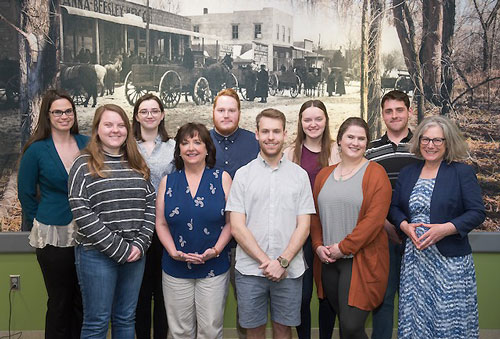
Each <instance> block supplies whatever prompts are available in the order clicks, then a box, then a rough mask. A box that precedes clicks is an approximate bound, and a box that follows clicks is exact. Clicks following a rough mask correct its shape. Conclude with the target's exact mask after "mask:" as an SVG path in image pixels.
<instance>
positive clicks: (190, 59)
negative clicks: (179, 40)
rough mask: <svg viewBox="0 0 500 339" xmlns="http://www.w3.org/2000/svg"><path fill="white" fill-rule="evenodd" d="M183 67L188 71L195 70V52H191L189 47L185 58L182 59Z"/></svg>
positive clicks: (185, 52)
mask: <svg viewBox="0 0 500 339" xmlns="http://www.w3.org/2000/svg"><path fill="white" fill-rule="evenodd" d="M182 65H183V66H184V67H185V68H187V69H193V68H194V55H193V51H191V48H189V47H187V48H186V49H185V50H184V57H183V58H182Z"/></svg>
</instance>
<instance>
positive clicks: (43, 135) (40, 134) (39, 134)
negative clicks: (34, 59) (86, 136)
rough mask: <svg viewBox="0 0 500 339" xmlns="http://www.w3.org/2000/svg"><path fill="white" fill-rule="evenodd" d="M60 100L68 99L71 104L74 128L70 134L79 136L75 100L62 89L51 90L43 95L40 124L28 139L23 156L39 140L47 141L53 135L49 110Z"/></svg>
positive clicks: (72, 127) (39, 117)
mask: <svg viewBox="0 0 500 339" xmlns="http://www.w3.org/2000/svg"><path fill="white" fill-rule="evenodd" d="M59 99H66V100H68V101H69V102H70V104H71V107H72V108H73V117H74V119H73V126H71V129H70V130H69V132H70V133H71V134H78V119H77V117H76V107H75V103H74V102H73V99H72V98H71V96H70V95H69V94H68V93H66V92H65V91H64V90H61V89H49V90H48V91H47V92H45V94H44V95H43V98H42V104H41V105H40V114H39V116H38V122H37V123H36V127H35V130H34V132H33V135H32V136H31V137H30V138H29V139H28V141H27V142H26V144H25V145H24V147H23V151H22V154H24V152H25V151H26V150H27V149H28V147H29V146H30V145H31V144H32V143H34V142H36V141H38V140H43V139H47V138H48V137H49V136H50V135H51V133H52V127H51V125H50V119H49V114H50V112H49V110H50V106H52V103H53V102H54V101H56V100H59Z"/></svg>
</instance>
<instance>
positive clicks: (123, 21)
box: [61, 5, 220, 40]
mask: <svg viewBox="0 0 500 339" xmlns="http://www.w3.org/2000/svg"><path fill="white" fill-rule="evenodd" d="M61 7H63V8H65V9H66V10H67V11H68V14H70V15H78V16H84V17H87V18H95V19H99V20H104V21H109V22H114V23H116V24H120V25H128V26H134V27H139V28H143V29H146V23H145V22H144V21H142V18H141V17H136V18H131V17H128V18H126V17H122V16H113V15H108V14H102V13H97V12H92V11H87V10H84V9H80V8H75V7H71V6H65V5H61ZM149 29H150V30H153V31H159V32H167V33H173V34H179V35H188V36H193V37H197V38H205V39H210V40H220V39H219V37H218V36H216V35H210V34H203V33H198V32H193V31H188V30H185V29H181V28H175V27H168V26H161V25H155V24H149Z"/></svg>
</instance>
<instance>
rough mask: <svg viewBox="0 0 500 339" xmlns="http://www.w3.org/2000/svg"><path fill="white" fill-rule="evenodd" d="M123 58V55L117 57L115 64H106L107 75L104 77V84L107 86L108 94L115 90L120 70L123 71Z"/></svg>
mask: <svg viewBox="0 0 500 339" xmlns="http://www.w3.org/2000/svg"><path fill="white" fill-rule="evenodd" d="M122 62H123V58H122V56H121V55H119V56H117V57H116V58H115V63H114V64H106V65H105V66H104V67H105V68H106V76H105V77H104V84H105V86H106V91H107V94H113V93H114V92H115V82H116V81H118V79H119V76H120V72H121V71H122Z"/></svg>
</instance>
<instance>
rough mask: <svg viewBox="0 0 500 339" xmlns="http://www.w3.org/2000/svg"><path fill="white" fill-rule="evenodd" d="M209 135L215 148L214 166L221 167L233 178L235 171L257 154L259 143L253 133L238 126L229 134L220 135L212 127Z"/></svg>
mask: <svg viewBox="0 0 500 339" xmlns="http://www.w3.org/2000/svg"><path fill="white" fill-rule="evenodd" d="M210 136H211V137H212V141H213V142H214V145H215V149H216V158H215V166H216V167H219V168H222V169H223V170H224V171H226V172H227V173H229V175H230V176H231V178H234V174H235V173H236V171H237V170H238V169H239V168H240V167H242V166H245V165H246V164H248V163H249V162H250V161H252V160H253V159H255V158H257V154H259V150H260V149H259V143H258V142H257V139H255V133H253V132H250V131H247V130H246V129H242V128H238V129H237V130H236V131H234V133H233V134H231V135H230V136H227V137H225V136H223V135H220V134H219V133H217V132H216V131H215V129H212V130H211V131H210Z"/></svg>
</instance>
